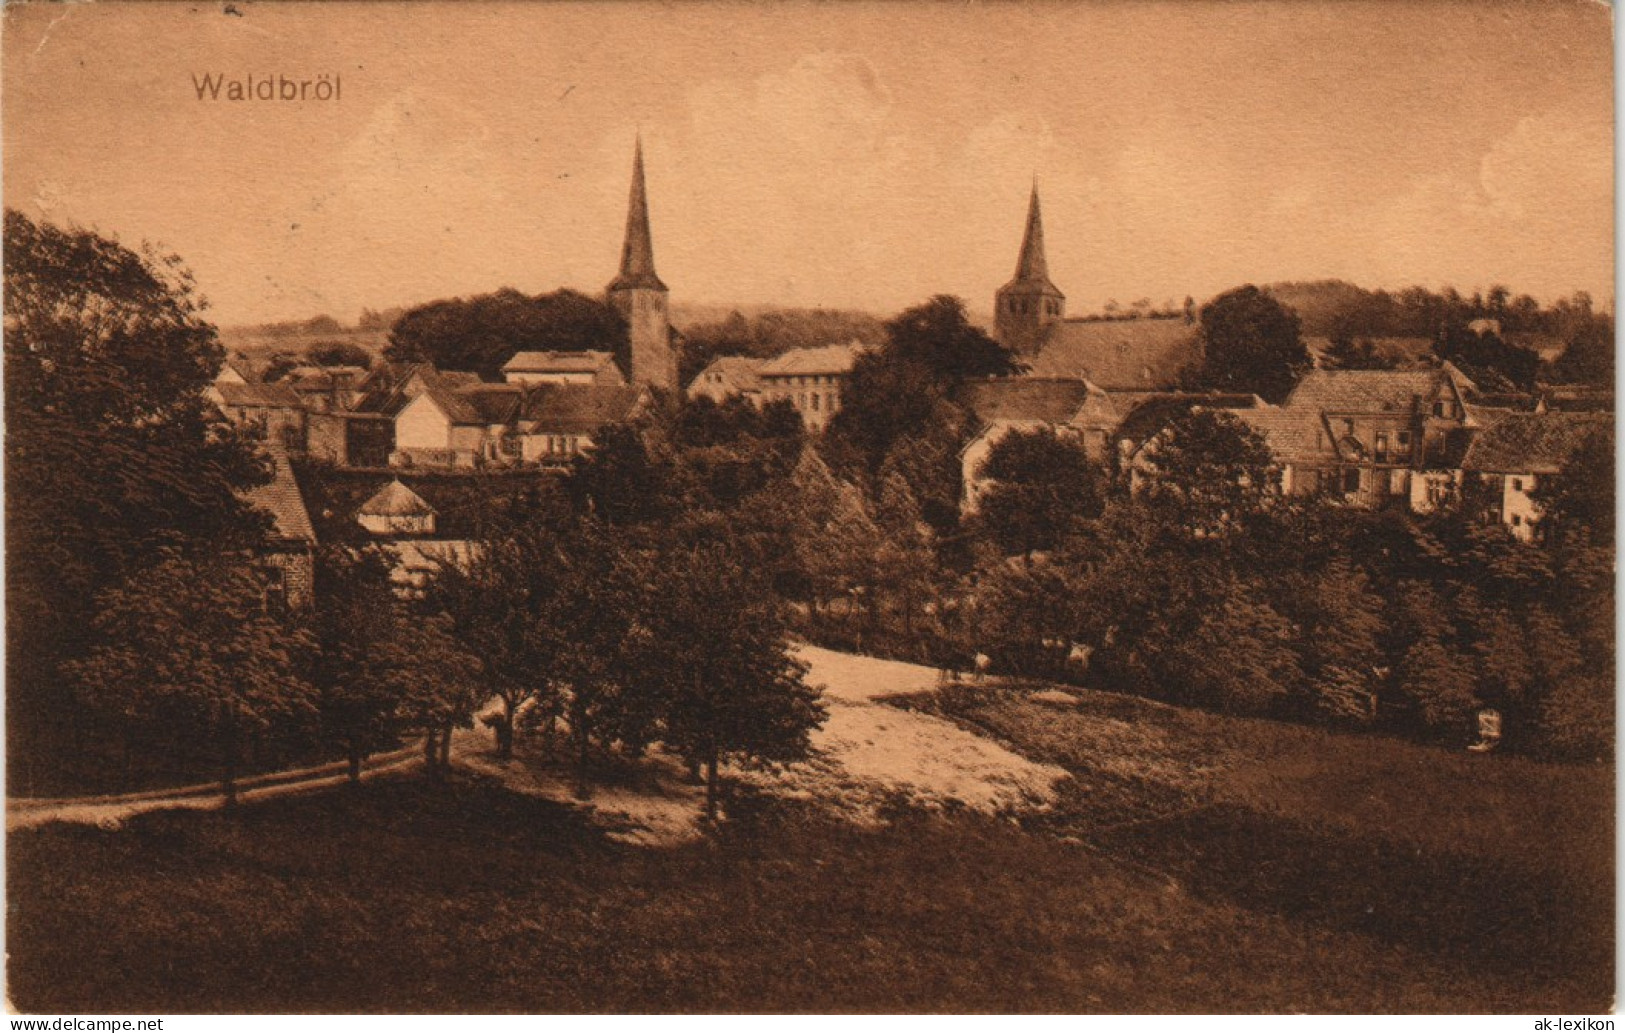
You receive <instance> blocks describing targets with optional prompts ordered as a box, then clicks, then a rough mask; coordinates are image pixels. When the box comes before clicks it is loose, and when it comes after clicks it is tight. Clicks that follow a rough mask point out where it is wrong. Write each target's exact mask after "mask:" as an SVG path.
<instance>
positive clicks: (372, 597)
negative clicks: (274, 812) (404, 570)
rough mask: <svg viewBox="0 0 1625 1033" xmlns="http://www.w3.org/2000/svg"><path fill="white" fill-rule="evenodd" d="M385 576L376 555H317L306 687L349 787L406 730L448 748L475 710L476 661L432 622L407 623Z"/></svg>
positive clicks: (384, 563) (416, 618) (411, 618)
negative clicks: (345, 766)
mask: <svg viewBox="0 0 1625 1033" xmlns="http://www.w3.org/2000/svg"><path fill="white" fill-rule="evenodd" d="M389 575H390V564H389V559H388V557H387V556H385V555H384V554H382V553H381V552H379V551H378V550H376V549H362V550H351V549H347V548H344V547H339V546H330V547H328V548H325V549H323V550H322V551H321V553H320V554H319V565H318V568H317V578H318V581H319V583H320V584H321V586H322V591H321V594H320V595H319V596H318V597H317V599H316V604H315V609H314V612H313V613H312V614H311V618H310V631H311V633H312V635H313V636H314V639H315V662H314V668H313V671H312V676H311V681H312V682H313V683H314V684H315V686H316V688H317V691H318V692H319V701H320V709H321V717H322V730H323V733H324V735H325V736H326V737H327V738H329V739H330V740H332V741H335V742H337V743H339V744H340V745H341V746H343V748H344V750H345V754H346V756H347V757H348V758H349V762H350V778H351V780H352V781H359V780H360V777H361V764H362V761H363V760H364V759H365V758H366V757H367V755H369V754H371V753H373V752H376V751H377V750H379V749H383V748H385V747H388V746H392V745H394V744H395V743H396V742H397V741H399V738H400V736H401V734H402V732H403V731H404V729H405V728H407V727H418V728H422V729H423V731H424V734H425V735H426V736H427V737H428V738H429V740H430V741H431V743H432V741H433V740H434V738H435V736H437V735H439V736H441V737H442V738H441V742H443V743H445V742H449V738H450V734H451V729H452V728H453V727H454V726H456V725H459V724H465V723H468V722H469V721H470V719H471V717H472V715H473V710H474V707H475V705H476V704H477V702H478V689H477V685H478V682H477V672H478V671H479V669H480V663H479V660H478V659H477V658H476V657H474V656H471V655H470V654H469V653H468V652H466V651H465V650H464V649H462V648H461V647H460V646H459V645H458V644H457V642H456V640H455V639H453V638H452V637H451V635H450V633H449V632H448V630H447V629H446V628H445V627H444V626H443V624H442V621H441V620H440V619H438V618H436V617H435V616H434V615H431V614H421V615H414V614H410V613H408V612H407V611H406V607H405V604H404V603H403V602H402V601H401V600H399V599H397V598H396V595H395V592H394V590H393V586H392V585H391V583H390V577H389ZM429 752H430V756H431V760H430V765H431V768H433V767H434V766H435V764H436V760H435V759H434V757H433V750H432V748H431V749H430V751H429Z"/></svg>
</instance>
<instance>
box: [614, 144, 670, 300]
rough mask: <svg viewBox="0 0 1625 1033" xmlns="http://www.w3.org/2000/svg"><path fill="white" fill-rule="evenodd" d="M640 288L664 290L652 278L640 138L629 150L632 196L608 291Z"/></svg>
mask: <svg viewBox="0 0 1625 1033" xmlns="http://www.w3.org/2000/svg"><path fill="white" fill-rule="evenodd" d="M627 287H643V288H647V289H650V290H658V291H663V290H665V289H666V285H665V284H663V283H661V282H660V277H659V276H656V275H655V248H654V240H653V238H651V237H650V235H649V195H648V188H647V187H645V186H644V183H643V137H641V136H640V137H638V140H637V143H636V145H635V146H634V149H633V151H632V196H631V197H630V198H629V199H628V201H627V205H626V239H625V240H624V241H623V242H622V244H621V274H620V275H619V276H617V277H615V280H614V282H613V283H611V284H610V285H609V289H610V290H616V289H617V288H627Z"/></svg>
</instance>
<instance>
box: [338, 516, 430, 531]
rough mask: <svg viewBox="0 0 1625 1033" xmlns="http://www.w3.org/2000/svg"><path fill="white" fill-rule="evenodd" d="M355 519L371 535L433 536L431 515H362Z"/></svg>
mask: <svg viewBox="0 0 1625 1033" xmlns="http://www.w3.org/2000/svg"><path fill="white" fill-rule="evenodd" d="M355 519H356V523H358V524H360V525H361V526H362V527H364V528H366V529H367V530H368V531H371V532H372V533H373V534H434V526H435V520H434V514H433V513H401V514H394V515H384V514H379V513H362V514H360V515H359V516H357V517H356V518H355Z"/></svg>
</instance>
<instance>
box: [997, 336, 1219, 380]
mask: <svg viewBox="0 0 1625 1033" xmlns="http://www.w3.org/2000/svg"><path fill="white" fill-rule="evenodd" d="M1201 355H1202V353H1201V346H1200V344H1199V343H1198V341H1197V336H1196V327H1195V326H1193V325H1191V324H1189V323H1186V322H1185V321H1184V320H1183V319H1119V320H1095V319H1068V320H1063V321H1061V322H1059V323H1055V324H1053V325H1052V326H1051V327H1050V329H1049V332H1048V333H1047V334H1046V335H1045V338H1044V341H1043V343H1042V344H1041V345H1040V346H1039V349H1038V354H1036V355H1034V356H1033V357H1032V358H1031V359H1030V360H1028V361H1029V364H1030V366H1031V367H1032V373H1033V375H1034V376H1069V377H1087V378H1088V379H1089V380H1091V381H1093V382H1094V383H1096V384H1098V385H1100V386H1101V387H1103V388H1108V389H1111V388H1124V389H1133V388H1139V389H1142V390H1143V389H1150V388H1159V387H1169V386H1172V385H1173V383H1174V382H1175V380H1176V379H1177V376H1178V374H1179V371H1180V370H1181V369H1182V368H1183V367H1185V366H1186V365H1188V364H1190V363H1192V362H1195V361H1197V360H1198V359H1200V358H1201Z"/></svg>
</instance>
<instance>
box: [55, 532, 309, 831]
mask: <svg viewBox="0 0 1625 1033" xmlns="http://www.w3.org/2000/svg"><path fill="white" fill-rule="evenodd" d="M265 591H266V588H265V584H264V583H263V582H262V580H261V579H260V577H259V575H258V573H257V572H256V571H255V570H253V569H252V568H250V567H249V566H247V565H246V564H244V563H243V562H241V561H240V559H238V558H236V557H220V558H217V559H213V560H194V559H187V558H185V557H184V556H182V555H181V554H180V552H179V551H166V552H165V553H164V555H163V556H162V558H161V559H160V560H159V561H158V562H157V563H156V564H154V565H153V566H151V567H149V568H146V569H144V570H142V571H140V572H139V574H138V575H136V576H134V577H132V578H130V579H129V580H128V581H126V582H124V583H123V584H121V585H118V586H116V587H114V588H111V589H109V590H107V591H106V592H104V593H102V595H101V596H100V598H99V599H98V601H97V607H96V617H95V621H94V623H93V627H94V630H95V634H96V638H97V641H98V644H97V645H96V646H95V648H93V649H92V650H91V651H90V652H89V654H88V655H87V656H86V657H85V658H84V659H82V660H77V661H73V662H71V663H69V664H67V665H66V668H67V670H68V671H69V673H70V675H71V676H72V677H73V678H74V679H75V680H76V681H77V682H78V683H79V684H80V685H81V686H82V688H83V691H84V693H85V695H86V697H87V698H88V699H90V700H91V701H92V702H93V704H94V705H98V706H100V707H102V708H105V709H107V710H110V711H112V712H115V713H117V714H119V715H120V716H122V717H124V718H125V719H127V720H133V719H139V718H143V717H146V718H159V719H163V720H166V721H171V722H175V723H176V724H178V725H179V726H181V727H182V728H184V729H187V730H192V731H195V732H197V733H198V734H201V735H204V736H206V737H208V738H210V739H212V740H213V741H214V742H215V743H216V744H217V745H218V747H219V750H220V761H221V787H222V789H223V791H224V793H225V796H226V801H227V803H235V802H236V798H237V773H238V765H239V761H240V757H241V753H242V749H243V744H244V742H245V740H246V739H247V738H248V737H249V736H250V735H252V734H254V733H255V732H258V731H261V730H264V729H266V728H269V727H270V726H271V725H272V724H273V722H276V721H279V720H284V719H289V718H294V717H297V716H300V715H306V714H311V713H313V712H314V704H315V693H314V691H313V690H312V688H311V686H310V684H309V683H308V682H307V681H305V680H304V678H303V677H302V676H301V670H300V669H301V653H302V652H303V651H306V650H308V649H310V648H311V647H312V645H313V643H312V641H311V639H310V637H309V636H308V634H306V633H305V632H303V631H300V630H298V629H295V628H290V627H288V626H286V625H284V624H282V623H281V622H279V621H277V620H276V619H274V618H273V617H271V616H270V614H269V613H268V612H267V611H266V606H265Z"/></svg>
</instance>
